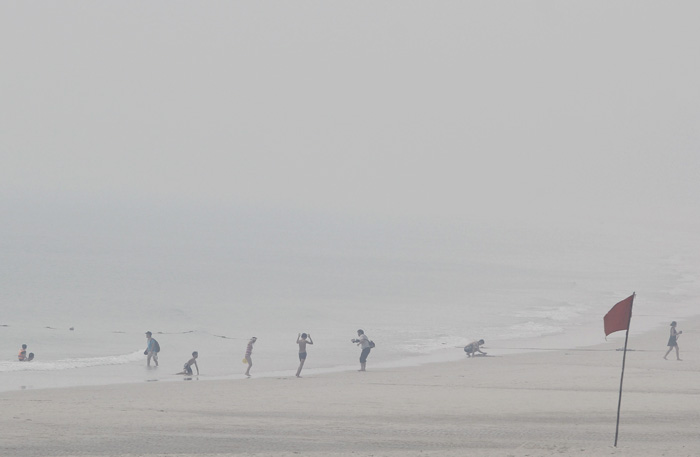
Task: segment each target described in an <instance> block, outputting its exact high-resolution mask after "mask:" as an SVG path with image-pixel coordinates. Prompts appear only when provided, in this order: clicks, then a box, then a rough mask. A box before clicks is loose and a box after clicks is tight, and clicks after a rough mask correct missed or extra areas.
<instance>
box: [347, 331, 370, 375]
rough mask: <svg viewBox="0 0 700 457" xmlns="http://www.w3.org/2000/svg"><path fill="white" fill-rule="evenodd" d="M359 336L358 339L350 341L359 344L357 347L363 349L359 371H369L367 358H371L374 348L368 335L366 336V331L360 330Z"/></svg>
mask: <svg viewBox="0 0 700 457" xmlns="http://www.w3.org/2000/svg"><path fill="white" fill-rule="evenodd" d="M357 336H358V337H357V338H353V339H351V340H350V341H352V342H353V343H357V345H358V346H360V347H361V348H362V352H361V353H360V369H359V370H358V371H367V370H366V369H365V368H366V366H367V356H369V353H370V351H371V350H372V347H371V346H370V341H369V338H367V335H365V331H364V330H362V329H360V330H358V331H357Z"/></svg>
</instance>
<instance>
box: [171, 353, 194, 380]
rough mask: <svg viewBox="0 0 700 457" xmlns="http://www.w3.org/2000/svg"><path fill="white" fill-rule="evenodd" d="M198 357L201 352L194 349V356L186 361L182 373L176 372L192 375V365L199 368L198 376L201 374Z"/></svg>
mask: <svg viewBox="0 0 700 457" xmlns="http://www.w3.org/2000/svg"><path fill="white" fill-rule="evenodd" d="M197 357H199V353H198V352H197V351H194V352H193V353H192V358H191V359H190V360H188V361H187V362H186V363H185V366H184V367H183V368H182V372H180V373H175V374H185V375H190V376H191V375H192V365H194V367H195V368H196V369H197V376H199V366H198V365H197Z"/></svg>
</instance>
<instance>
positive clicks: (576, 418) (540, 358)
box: [0, 317, 700, 457]
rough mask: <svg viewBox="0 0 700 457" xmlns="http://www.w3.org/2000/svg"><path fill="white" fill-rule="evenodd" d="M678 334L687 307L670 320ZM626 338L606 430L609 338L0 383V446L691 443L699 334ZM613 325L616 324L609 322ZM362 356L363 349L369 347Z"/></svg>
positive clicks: (355, 448) (615, 360) (317, 452)
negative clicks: (260, 370) (113, 381)
mask: <svg viewBox="0 0 700 457" xmlns="http://www.w3.org/2000/svg"><path fill="white" fill-rule="evenodd" d="M679 329H680V330H684V337H686V335H688V334H690V335H693V334H695V333H698V332H700V317H696V318H693V319H692V320H685V321H681V322H680V323H679ZM667 331H668V329H667V328H663V327H662V328H657V329H654V330H652V331H649V332H645V333H643V334H639V335H634V336H633V337H632V336H631V337H630V345H631V346H632V347H633V348H634V349H635V350H634V351H630V352H629V353H628V355H627V363H626V372H625V379H624V388H623V399H622V415H621V423H620V440H619V443H618V447H617V448H614V447H612V443H613V438H614V427H615V415H616V407H617V395H618V389H619V381H620V369H621V363H622V354H621V352H620V351H617V350H616V349H617V346H618V341H608V342H606V343H602V344H600V345H596V346H594V347H590V348H589V350H576V349H565V350H552V351H536V352H534V351H533V352H527V353H520V354H508V355H503V356H496V357H479V358H473V359H468V358H466V357H464V359H463V360H461V361H455V362H439V363H431V364H425V365H422V366H419V367H397V368H385V369H373V367H372V365H371V363H370V364H368V369H369V370H370V371H368V372H366V373H357V372H338V373H330V374H322V375H311V374H310V373H306V372H304V373H302V375H306V376H304V377H302V378H301V379H296V378H295V377H294V375H293V373H292V374H290V375H288V376H279V377H269V378H251V379H249V380H245V381H244V380H235V381H236V382H232V381H231V380H206V381H204V382H198V380H196V379H193V380H192V381H190V382H185V381H183V382H166V383H135V384H119V385H108V386H91V387H70V388H59V389H42V390H25V391H15V392H3V393H0V402H2V406H3V409H4V411H5V412H6V414H4V415H3V418H2V419H0V422H2V427H3V430H5V431H6V433H5V435H6V436H7V438H6V439H5V440H4V442H3V444H2V445H0V450H2V451H3V452H2V453H3V455H13V456H17V457H38V456H47V457H48V456H54V455H55V456H58V455H61V456H66V455H68V456H72V455H81V456H85V455H89V456H98V455H99V456H102V455H110V456H123V457H126V456H129V457H135V456H162V455H175V456H181V457H185V456H199V457H205V456H210V455H218V456H221V455H232V456H233V455H235V456H239V455H241V456H243V455H244V456H249V455H261V456H262V455H270V456H283V457H286V456H292V455H298V454H299V453H302V454H306V455H312V456H321V455H327V456H338V457H344V456H351V455H352V456H357V455H368V456H369V455H372V456H391V457H394V456H414V455H415V456H418V455H421V456H425V455H428V456H438V455H440V456H450V457H452V456H458V455H460V456H462V455H471V453H473V455H480V456H486V457H501V456H503V457H505V456H514V457H520V456H523V457H524V456H554V455H558V456H561V455H563V456H591V455H593V456H595V455H618V456H629V457H631V456H637V457H638V456H649V457H651V456H659V455H663V454H664V453H668V454H671V453H673V454H674V455H681V456H682V455H687V456H691V455H697V454H698V452H700V437H698V436H697V432H696V424H697V423H698V420H700V412H699V411H700V388H698V387H697V382H696V374H697V372H698V370H700V357H697V354H698V350H699V349H700V344H699V343H698V342H696V341H694V340H693V339H691V338H689V339H687V340H685V339H684V338H681V339H680V340H679V344H680V345H681V358H684V356H685V360H684V361H683V362H676V361H673V360H668V361H666V360H663V358H662V356H663V354H664V352H665V351H664V343H665V342H666V340H667ZM621 333H623V332H621ZM370 361H371V360H370Z"/></svg>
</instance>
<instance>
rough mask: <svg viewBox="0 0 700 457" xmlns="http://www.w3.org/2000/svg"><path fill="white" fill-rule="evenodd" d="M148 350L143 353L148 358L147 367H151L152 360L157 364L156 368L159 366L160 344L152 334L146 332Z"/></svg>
mask: <svg viewBox="0 0 700 457" xmlns="http://www.w3.org/2000/svg"><path fill="white" fill-rule="evenodd" d="M146 341H147V343H148V344H147V345H146V350H145V351H143V355H145V356H147V357H146V366H148V367H150V366H151V359H153V361H154V362H155V363H156V366H158V350H157V347H158V342H157V341H156V340H155V339H154V338H153V334H152V333H151V332H146Z"/></svg>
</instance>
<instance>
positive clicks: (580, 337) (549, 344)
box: [0, 314, 700, 394]
mask: <svg viewBox="0 0 700 457" xmlns="http://www.w3.org/2000/svg"><path fill="white" fill-rule="evenodd" d="M678 318H679V319H681V321H680V322H684V319H685V320H688V321H693V320H700V314H698V315H693V316H690V317H681V316H679V317H678ZM636 319H637V322H635V321H633V330H632V334H631V335H630V351H633V350H635V344H636V338H638V337H644V335H646V334H647V333H649V332H653V331H654V330H655V329H658V328H660V327H662V326H660V325H659V324H658V317H654V316H650V315H648V314H645V315H641V316H639V317H637V318H636ZM635 324H636V325H635ZM640 324H641V325H640ZM640 327H641V330H639V333H636V331H635V328H640ZM591 330H592V326H591V325H590V323H588V324H585V325H582V326H580V327H574V328H573V329H572V330H571V331H569V332H566V333H555V334H549V335H543V336H537V337H528V338H513V339H501V340H495V341H494V340H489V339H488V338H486V345H485V346H484V349H485V351H486V352H489V354H490V355H495V356H499V357H500V356H505V355H512V354H527V353H530V352H541V351H545V352H547V351H575V350H591V349H590V348H595V347H597V346H600V345H604V344H606V343H605V342H601V340H603V338H604V337H603V331H602V319H601V322H600V329H595V333H594V332H592V331H591ZM598 330H599V333H598ZM596 340H597V341H598V342H597V343H594V344H591V342H592V341H596ZM608 340H609V341H608V343H611V342H612V343H614V342H619V347H620V348H621V347H622V346H623V344H624V332H618V333H615V334H613V335H610V336H609V337H608ZM443 344H444V343H443ZM681 344H682V343H681ZM379 351H381V349H379ZM136 353H138V354H140V352H139V351H137V352H136ZM378 354H380V357H381V355H386V354H382V353H381V352H379V353H378ZM131 355H133V354H130V355H128V356H129V357H130V356H131ZM348 355H349V357H347V359H346V360H347V361H348V363H345V364H342V365H335V366H321V367H314V366H313V364H311V366H310V367H306V368H305V370H304V373H305V374H306V375H307V376H310V375H313V376H323V375H329V374H334V373H347V372H352V371H355V370H356V365H357V363H355V362H356V358H357V357H356V355H359V352H358V353H357V354H355V351H354V348H353V352H352V354H348ZM348 355H346V356H348ZM117 357H127V356H125V355H121V356H117ZM140 358H141V357H140V355H139V359H140ZM233 358H234V359H236V357H235V356H234V357H233ZM463 358H465V357H464V353H463V351H462V348H461V347H457V346H455V347H449V346H446V347H444V348H442V349H437V350H433V351H431V352H429V353H426V354H421V355H412V356H404V357H402V358H399V359H396V360H386V359H384V360H381V359H379V360H377V359H376V358H375V360H376V364H375V363H370V367H372V368H373V369H382V370H383V369H396V368H419V367H423V366H426V365H432V364H436V363H453V362H458V361H459V360H462V359H463ZM372 359H373V357H370V362H374V360H372ZM141 362H142V361H141V360H139V362H138V363H134V362H131V363H128V364H123V365H103V366H96V367H84V368H80V369H77V370H71V369H68V370H59V371H58V372H56V373H57V375H56V376H53V377H52V376H50V375H49V373H50V372H52V371H54V370H51V369H48V368H45V369H42V370H29V371H9V372H5V373H4V375H5V382H4V385H3V386H2V387H0V394H1V393H3V392H17V391H22V390H42V389H70V388H74V387H75V388H78V387H89V386H109V385H117V386H118V385H132V384H141V383H144V382H149V383H150V382H155V381H158V382H168V383H169V382H180V381H181V377H179V376H175V375H174V373H175V371H179V369H180V368H181V367H180V365H177V367H175V366H172V363H170V365H168V366H167V368H164V367H163V366H161V367H160V368H159V369H155V370H153V369H152V370H146V369H145V367H144V366H143V363H141ZM38 363H42V362H41V361H40V362H38ZM227 363H229V361H224V364H227ZM219 364H220V362H219ZM161 365H163V364H161ZM235 365H236V363H235V360H234V362H233V365H232V368H233V367H235ZM268 365H269V363H268ZM287 365H289V367H287V368H285V369H277V370H270V369H269V367H268V369H266V370H265V371H260V372H257V371H256V372H255V373H254V376H253V377H254V378H257V379H263V378H277V377H284V376H287V375H289V374H290V372H291V373H293V372H294V371H296V362H295V363H294V366H293V368H291V367H292V365H291V364H289V363H287ZM258 366H260V365H258ZM243 367H244V366H243ZM216 368H217V367H216V366H214V369H215V372H214V373H213V374H210V373H209V372H207V371H205V373H204V374H203V375H202V376H201V377H199V380H200V381H204V382H211V381H241V380H245V379H246V377H245V376H244V375H243V369H241V370H240V373H239V372H235V373H234V372H233V370H231V371H229V372H224V373H222V370H220V369H218V370H217V369H216ZM166 370H167V372H166ZM171 371H172V373H171ZM54 372H55V371H54ZM13 380H14V381H13Z"/></svg>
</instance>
